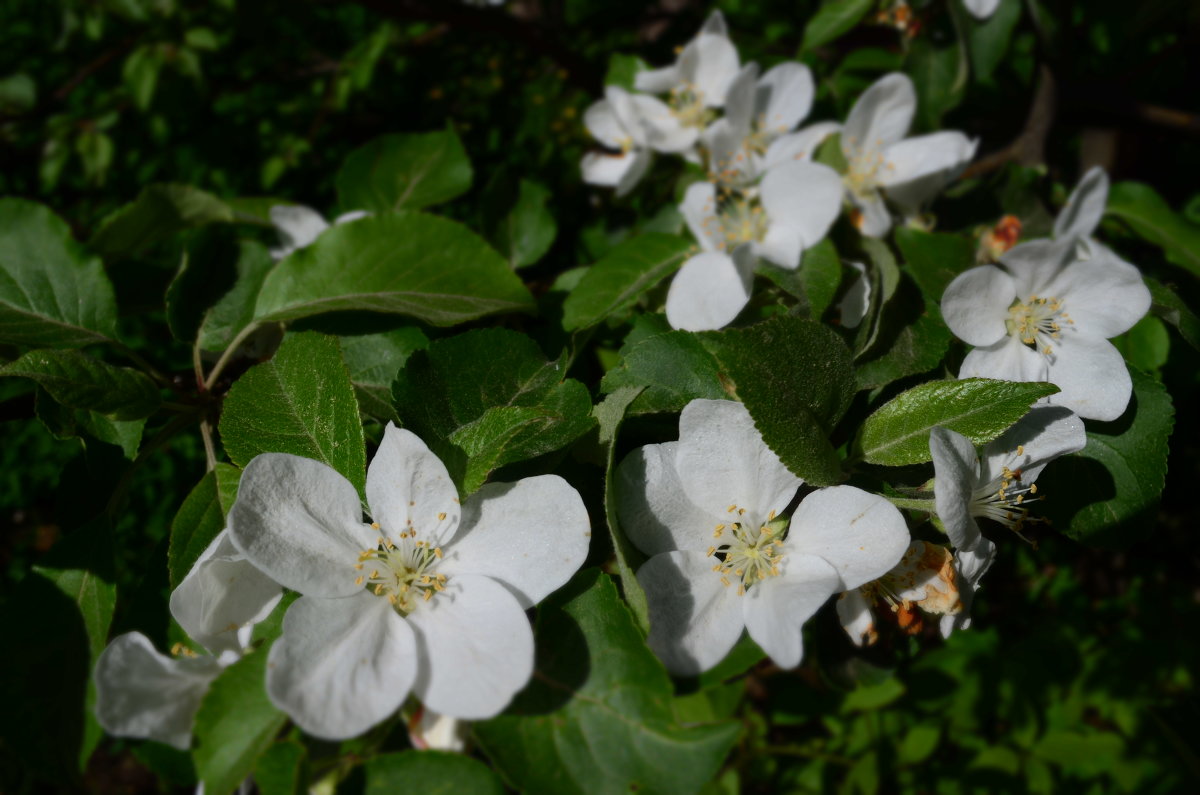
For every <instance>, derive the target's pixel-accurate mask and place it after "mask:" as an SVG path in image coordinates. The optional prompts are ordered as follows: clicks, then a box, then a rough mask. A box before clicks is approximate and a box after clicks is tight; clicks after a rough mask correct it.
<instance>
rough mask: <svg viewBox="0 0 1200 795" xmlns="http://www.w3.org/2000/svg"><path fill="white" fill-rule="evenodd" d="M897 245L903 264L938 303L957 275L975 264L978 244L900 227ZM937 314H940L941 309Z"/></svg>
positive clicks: (949, 236)
mask: <svg viewBox="0 0 1200 795" xmlns="http://www.w3.org/2000/svg"><path fill="white" fill-rule="evenodd" d="M896 245H897V246H899V248H900V254H901V255H902V256H903V257H904V266H905V268H906V269H907V270H908V272H909V274H911V275H912V277H913V280H914V281H915V282H916V283H917V286H918V287H920V288H921V292H923V293H925V297H926V298H927V299H929V300H930V301H933V302H934V303H935V304H936V303H940V302H941V300H942V293H944V292H945V291H946V286H947V285H949V284H950V282H951V281H953V280H954V277H955V276H957V275H958V274H960V273H962V272H963V271H965V270H967V269H968V268H972V267H974V266H975V247H974V246H973V245H971V241H970V240H968V239H967V238H965V237H962V236H961V235H947V234H932V233H930V232H922V231H920V230H918V229H910V228H908V227H901V228H899V229H897V230H896ZM937 316H938V317H941V313H940V312H939V313H938V315H937Z"/></svg>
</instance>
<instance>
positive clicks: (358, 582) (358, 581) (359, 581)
mask: <svg viewBox="0 0 1200 795" xmlns="http://www.w3.org/2000/svg"><path fill="white" fill-rule="evenodd" d="M354 584H355V585H362V584H363V576H362V575H361V574H360V575H358V576H357V577H355V578H354Z"/></svg>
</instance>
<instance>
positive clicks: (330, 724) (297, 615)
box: [267, 590, 417, 740]
mask: <svg viewBox="0 0 1200 795" xmlns="http://www.w3.org/2000/svg"><path fill="white" fill-rule="evenodd" d="M416 675H417V648H416V641H415V639H414V637H413V632H412V629H410V628H409V626H408V624H407V623H406V622H405V621H404V619H403V618H401V617H400V616H399V614H397V613H396V611H395V610H393V609H392V606H391V605H390V604H389V603H388V600H387V599H384V598H383V597H379V596H373V595H371V594H369V593H367V592H366V591H363V590H360V591H359V592H358V593H357V594H355V595H354V596H349V597H345V598H343V599H321V598H316V597H311V596H305V597H302V598H300V599H298V600H296V602H294V603H293V604H292V606H291V607H289V608H288V611H287V614H286V615H284V617H283V635H282V636H281V637H280V638H279V640H277V641H275V645H274V646H272V647H271V656H270V658H269V659H268V663H267V694H268V695H269V696H270V697H271V702H272V703H273V704H275V706H277V707H279V708H280V709H281V710H283V711H284V712H286V713H287V714H288V716H289V717H291V719H292V720H293V721H295V723H296V725H297V726H299V727H300V728H301V729H303V730H304V731H306V732H308V733H309V734H311V735H313V736H314V737H320V738H322V739H325V740H344V739H346V738H348V737H354V736H356V735H359V734H362V733H363V732H364V731H366V730H367V729H369V728H371V727H372V726H374V725H375V724H376V723H379V722H380V721H381V720H384V719H385V718H387V717H388V716H389V715H391V714H392V713H393V712H395V711H396V710H397V709H398V708H399V707H400V705H401V704H403V703H404V699H405V697H406V696H407V695H408V691H409V689H410V688H411V687H412V684H413V681H414V680H415V679H416Z"/></svg>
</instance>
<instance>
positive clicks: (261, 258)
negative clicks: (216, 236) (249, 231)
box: [199, 240, 275, 352]
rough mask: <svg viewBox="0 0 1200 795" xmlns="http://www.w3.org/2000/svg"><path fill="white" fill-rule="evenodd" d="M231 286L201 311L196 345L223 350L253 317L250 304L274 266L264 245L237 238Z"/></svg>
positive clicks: (205, 348)
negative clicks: (205, 309) (203, 311)
mask: <svg viewBox="0 0 1200 795" xmlns="http://www.w3.org/2000/svg"><path fill="white" fill-rule="evenodd" d="M235 256H236V259H235V260H234V262H233V265H234V268H235V275H234V281H233V286H232V287H231V288H229V290H228V291H227V292H225V293H224V294H223V295H222V296H221V298H220V299H219V300H218V301H217V302H216V303H214V304H213V305H212V306H211V307H210V308H209V309H208V311H207V312H206V313H205V314H204V319H203V320H202V321H201V322H200V332H199V334H200V347H201V348H202V349H203V350H206V351H214V352H216V351H223V350H225V349H226V348H228V347H229V345H230V343H232V342H233V340H234V338H235V337H236V336H237V334H238V332H240V331H241V330H242V329H244V328H245V327H246V326H248V325H250V323H251V321H253V320H254V305H255V303H256V302H257V301H258V292H259V290H261V289H262V284H263V281H264V280H265V279H266V278H267V274H268V273H270V272H271V268H272V267H273V266H274V265H275V262H274V260H272V259H271V255H270V253H268V251H267V248H266V246H264V245H262V244H261V243H255V242H254V241H252V240H240V241H238V247H237V250H236V255H235Z"/></svg>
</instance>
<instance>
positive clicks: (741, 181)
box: [702, 91, 760, 248]
mask: <svg viewBox="0 0 1200 795" xmlns="http://www.w3.org/2000/svg"><path fill="white" fill-rule="evenodd" d="M730 93H731V94H732V93H733V92H732V91H731V92H730ZM703 139H704V145H705V146H706V147H708V151H709V158H710V160H709V163H710V165H709V175H710V179H714V180H717V181H719V182H720V183H721V184H722V185H749V184H750V183H752V182H754V181H755V180H756V179H758V176H759V173H760V172H759V170H758V167H759V160H760V158H758V157H757V156H755V155H753V154H748V153H747V152H746V148H745V144H746V137H745V131H742V132H736V131H735V130H734V128H733V127H732V126H731V125H730V124H729V120H728V119H717V120H716V121H714V122H713V123H712V124H710V125H708V127H707V128H705V130H704V135H703ZM711 213H712V210H711V209H710V210H709V214H711ZM702 244H703V245H705V247H706V248H709V247H711V246H712V244H711V243H710V242H709V241H708V240H707V238H706V239H705V240H704V241H702Z"/></svg>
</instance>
